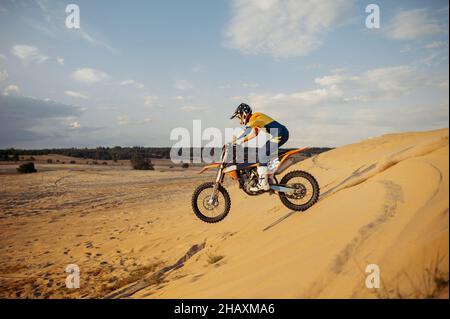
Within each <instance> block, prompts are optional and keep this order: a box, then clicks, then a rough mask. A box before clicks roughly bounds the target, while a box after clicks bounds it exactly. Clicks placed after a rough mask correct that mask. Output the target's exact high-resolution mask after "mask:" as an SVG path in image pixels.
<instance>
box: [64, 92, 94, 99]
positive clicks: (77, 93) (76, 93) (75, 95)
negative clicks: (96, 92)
mask: <svg viewBox="0 0 450 319" xmlns="http://www.w3.org/2000/svg"><path fill="white" fill-rule="evenodd" d="M64 94H65V95H67V96H70V97H74V98H77V99H85V100H87V99H88V97H87V95H84V94H82V93H79V92H75V91H66V92H64Z"/></svg>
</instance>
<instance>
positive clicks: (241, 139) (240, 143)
mask: <svg viewBox="0 0 450 319" xmlns="http://www.w3.org/2000/svg"><path fill="white" fill-rule="evenodd" d="M234 143H235V144H236V145H242V144H244V139H243V138H240V139H238V140H236V141H235V142H234Z"/></svg>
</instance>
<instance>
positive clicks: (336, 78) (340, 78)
mask: <svg viewBox="0 0 450 319" xmlns="http://www.w3.org/2000/svg"><path fill="white" fill-rule="evenodd" d="M358 79H359V78H358V77H356V76H346V75H342V74H333V75H326V76H324V77H321V78H316V79H314V82H315V83H316V84H319V85H321V86H330V85H337V84H340V83H342V82H344V81H348V80H352V81H357V80H358Z"/></svg>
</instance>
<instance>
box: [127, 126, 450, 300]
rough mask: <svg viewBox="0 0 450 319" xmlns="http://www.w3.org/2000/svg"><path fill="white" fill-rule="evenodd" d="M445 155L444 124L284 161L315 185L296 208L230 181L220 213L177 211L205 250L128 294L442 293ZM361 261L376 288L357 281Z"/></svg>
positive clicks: (363, 275)
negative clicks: (311, 200)
mask: <svg viewBox="0 0 450 319" xmlns="http://www.w3.org/2000/svg"><path fill="white" fill-rule="evenodd" d="M448 164H449V148H448V129H441V130H435V131H428V132H411V133H399V134H389V135H384V136H380V137H377V138H371V139H368V140H365V141H362V142H360V143H355V144H351V145H347V146H343V147H340V148H337V149H334V150H331V151H329V152H326V153H322V154H320V155H318V156H315V157H313V158H311V159H308V160H305V161H303V162H300V163H298V164H296V165H295V167H292V168H290V170H293V169H302V170H306V171H308V172H310V173H312V174H313V175H314V176H315V177H316V178H317V180H318V181H319V184H320V185H321V188H322V196H321V198H320V200H319V202H318V203H317V204H316V205H314V206H313V207H312V208H310V209H309V210H308V211H307V212H304V213H294V214H293V213H291V212H290V211H289V210H288V209H286V208H285V207H284V206H282V204H281V203H280V202H279V199H278V197H277V196H273V195H272V196H270V195H263V196H258V197H249V196H246V195H245V194H243V193H242V192H241V191H239V190H238V189H237V187H236V186H229V190H230V194H231V198H232V211H231V213H230V215H229V216H228V217H227V218H226V219H225V220H224V221H223V222H221V223H219V224H217V225H206V224H203V223H201V222H199V221H198V222H197V221H192V220H190V219H189V220H188V219H187V218H188V217H183V218H181V219H180V222H182V221H183V220H185V226H186V227H189V232H190V233H195V235H192V236H189V237H191V238H192V239H191V240H197V242H198V243H200V242H203V241H204V242H205V243H206V245H205V247H204V249H202V250H201V251H199V252H197V254H196V255H195V256H193V257H192V258H190V259H189V260H186V262H185V263H184V264H183V266H182V267H181V268H179V269H176V270H174V271H172V272H170V273H168V274H167V276H166V277H165V278H164V281H163V283H162V284H161V285H158V286H150V287H146V288H144V289H142V290H140V291H137V292H136V293H134V294H133V295H132V296H131V297H149V298H317V297H318V298H350V297H353V298H355V297H356V298H377V297H383V298H391V297H394V298H403V297H422V298H423V297H442V296H444V297H445V296H446V297H448V253H449V246H448V244H449V242H448V239H449V233H448V177H449V176H448ZM189 218H192V216H190V217H189ZM268 226H270V227H268ZM190 244H194V243H193V242H192V243H190ZM211 256H219V258H218V259H219V260H218V261H214V262H211ZM369 264H376V265H378V266H379V268H380V273H381V282H382V285H381V288H379V289H368V288H367V287H366V286H365V280H366V276H367V275H368V274H367V273H366V272H365V268H366V266H367V265H369ZM445 280H446V282H447V283H446V287H447V288H445ZM442 281H443V282H444V287H442ZM437 286H439V287H437Z"/></svg>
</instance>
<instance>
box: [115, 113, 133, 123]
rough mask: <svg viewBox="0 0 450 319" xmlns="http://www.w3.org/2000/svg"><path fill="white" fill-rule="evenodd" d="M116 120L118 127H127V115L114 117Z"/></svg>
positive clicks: (128, 121)
mask: <svg viewBox="0 0 450 319" xmlns="http://www.w3.org/2000/svg"><path fill="white" fill-rule="evenodd" d="M116 120H117V124H119V125H127V124H128V123H130V117H129V116H128V115H119V116H117V117H116Z"/></svg>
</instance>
